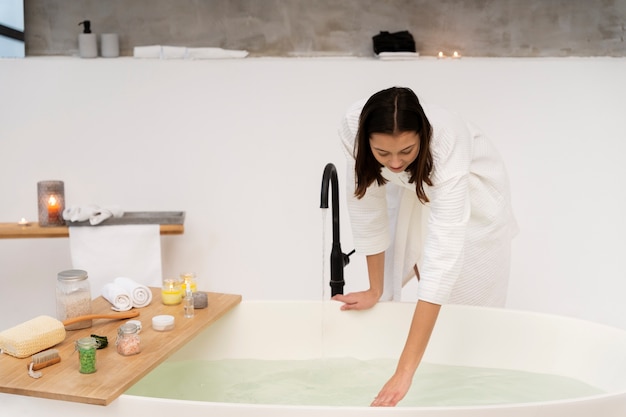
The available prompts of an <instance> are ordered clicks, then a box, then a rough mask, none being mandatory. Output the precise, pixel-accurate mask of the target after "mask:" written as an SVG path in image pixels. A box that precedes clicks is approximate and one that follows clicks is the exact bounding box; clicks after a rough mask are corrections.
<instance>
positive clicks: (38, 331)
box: [0, 310, 139, 358]
mask: <svg viewBox="0 0 626 417" xmlns="http://www.w3.org/2000/svg"><path fill="white" fill-rule="evenodd" d="M138 315H139V311H136V310H134V311H125V312H123V313H118V314H88V315H85V316H79V317H74V318H71V319H67V320H64V321H59V320H57V319H55V318H53V317H50V316H39V317H35V318H34V319H32V320H28V321H26V322H24V323H22V324H18V325H17V326H15V327H11V328H10V329H7V330H4V331H2V332H0V351H1V352H2V353H6V354H9V355H11V356H15V357H16V358H25V357H27V356H30V355H32V354H34V353H37V352H41V351H42V350H45V349H48V348H50V347H52V346H54V345H56V344H58V343H61V342H62V341H63V340H65V326H68V325H70V324H73V323H78V322H80V321H84V320H93V319H112V320H120V319H130V318H133V317H137V316H138Z"/></svg>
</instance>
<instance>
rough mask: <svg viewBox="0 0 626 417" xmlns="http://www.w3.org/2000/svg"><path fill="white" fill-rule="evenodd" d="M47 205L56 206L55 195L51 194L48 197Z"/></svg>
mask: <svg viewBox="0 0 626 417" xmlns="http://www.w3.org/2000/svg"><path fill="white" fill-rule="evenodd" d="M48 205H49V206H56V205H57V199H56V197H55V196H53V195H51V196H50V198H49V199H48Z"/></svg>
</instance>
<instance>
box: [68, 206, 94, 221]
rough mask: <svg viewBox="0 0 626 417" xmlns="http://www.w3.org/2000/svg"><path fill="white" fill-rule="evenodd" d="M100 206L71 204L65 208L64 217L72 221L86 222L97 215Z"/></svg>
mask: <svg viewBox="0 0 626 417" xmlns="http://www.w3.org/2000/svg"><path fill="white" fill-rule="evenodd" d="M98 210H100V209H99V207H98V206H94V205H87V206H70V207H66V208H65V210H63V219H64V220H67V221H70V222H84V221H86V220H89V219H90V218H91V217H93V216H95V215H96V213H97V212H98Z"/></svg>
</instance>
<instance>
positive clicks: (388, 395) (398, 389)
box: [371, 371, 413, 407]
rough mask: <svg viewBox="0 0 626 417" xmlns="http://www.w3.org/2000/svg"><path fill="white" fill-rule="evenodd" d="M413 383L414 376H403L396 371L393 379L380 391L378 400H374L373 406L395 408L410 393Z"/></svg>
mask: <svg viewBox="0 0 626 417" xmlns="http://www.w3.org/2000/svg"><path fill="white" fill-rule="evenodd" d="M412 381H413V377H412V375H403V374H401V373H399V372H398V371H396V373H395V374H394V375H393V376H392V377H391V379H390V380H389V381H387V383H386V384H385V386H384V387H383V389H382V390H380V392H379V393H378V395H377V396H376V398H374V401H372V404H371V406H372V407H395V406H396V405H397V404H398V402H400V400H401V399H403V398H404V396H405V395H406V393H407V392H408V391H409V388H410V387H411V382H412Z"/></svg>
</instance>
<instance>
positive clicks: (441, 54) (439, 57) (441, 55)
mask: <svg viewBox="0 0 626 417" xmlns="http://www.w3.org/2000/svg"><path fill="white" fill-rule="evenodd" d="M445 57H446V56H445V55H444V54H443V52H441V51H439V53H438V54H437V58H438V59H441V58H445Z"/></svg>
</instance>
